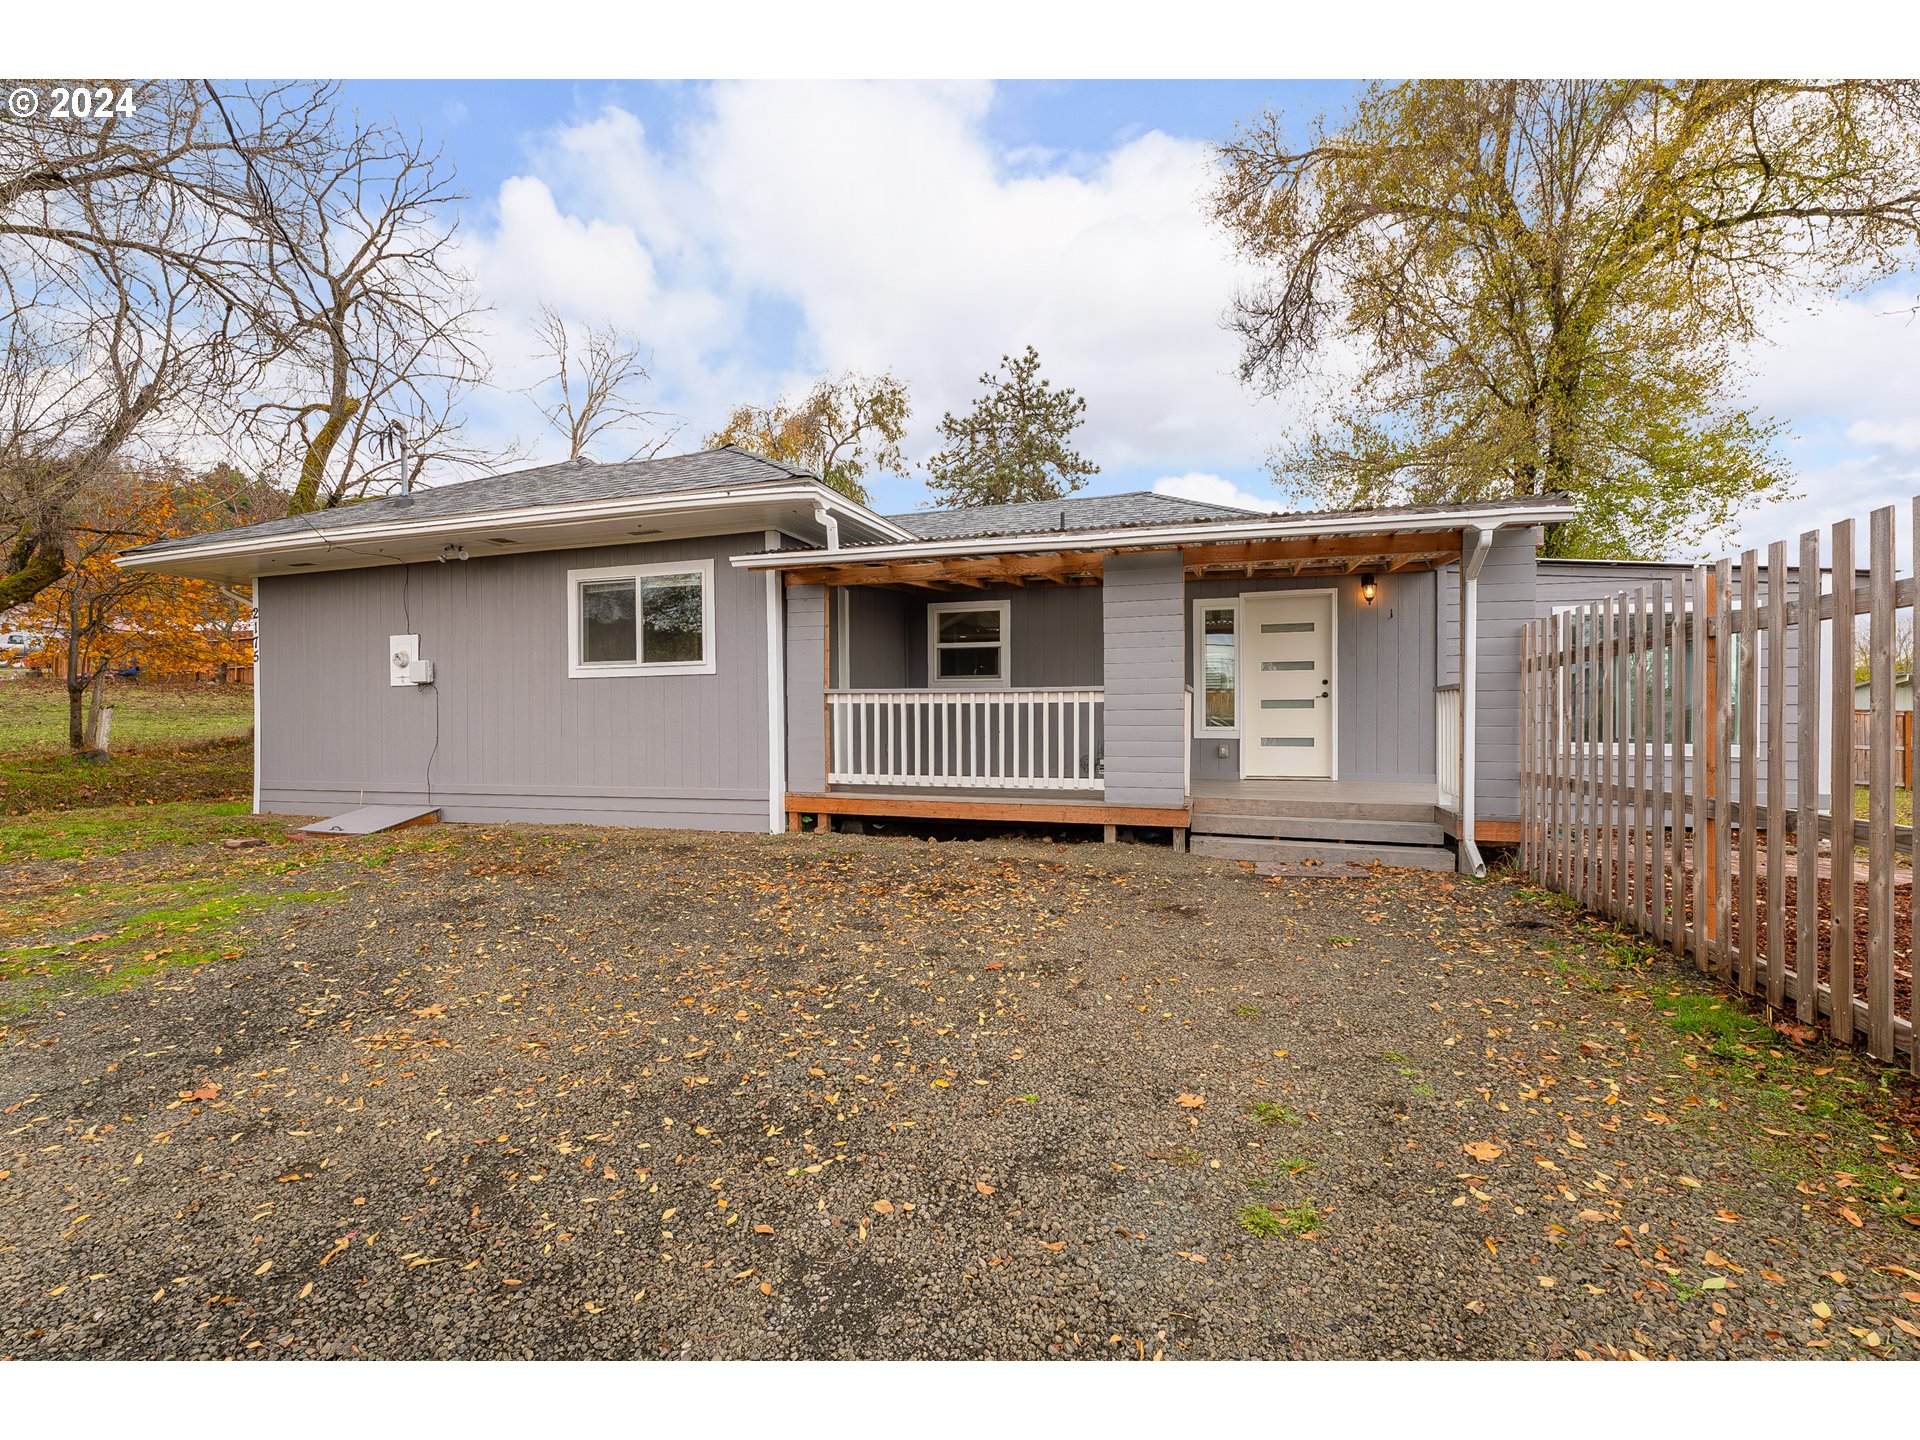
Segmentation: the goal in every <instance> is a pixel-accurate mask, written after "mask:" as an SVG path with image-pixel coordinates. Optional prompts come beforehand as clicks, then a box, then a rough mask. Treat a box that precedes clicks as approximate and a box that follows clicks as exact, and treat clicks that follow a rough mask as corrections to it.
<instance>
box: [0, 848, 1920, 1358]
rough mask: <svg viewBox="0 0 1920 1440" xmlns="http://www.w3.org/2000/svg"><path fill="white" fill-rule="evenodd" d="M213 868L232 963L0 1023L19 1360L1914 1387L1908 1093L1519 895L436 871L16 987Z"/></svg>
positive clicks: (308, 878)
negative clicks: (1695, 1379) (1824, 1371)
mask: <svg viewBox="0 0 1920 1440" xmlns="http://www.w3.org/2000/svg"><path fill="white" fill-rule="evenodd" d="M209 876H215V877H226V878H224V879H223V881H222V883H223V884H226V883H230V884H231V885H232V886H233V887H235V889H236V892H237V890H238V889H239V888H241V887H246V886H251V887H255V888H256V889H258V888H262V887H266V888H271V887H281V899H282V903H279V904H276V905H275V906H273V907H272V908H256V909H254V910H250V911H247V912H246V913H244V914H240V915H238V916H237V918H231V919H230V920H228V921H221V922H216V921H215V920H214V919H208V920H207V921H206V923H205V928H204V930H203V932H202V937H201V938H202V943H206V944H207V945H208V946H209V948H210V949H211V950H213V951H216V952H218V953H220V954H225V955H231V956H233V957H234V958H229V959H224V960H220V959H209V960H207V961H206V963H199V964H192V965H179V966H175V967H172V968H160V969H158V970H157V971H156V972H155V973H152V974H147V975H141V974H140V973H139V972H137V971H135V972H131V973H133V974H134V980H133V981H130V982H129V983H126V984H124V985H116V987H114V988H106V989H99V988H96V989H95V990H94V991H92V992H87V993H82V992H80V991H77V990H76V991H75V992H74V993H72V994H68V995H65V996H61V995H58V994H55V995H53V996H52V997H51V998H49V999H47V1000H46V1001H44V1002H41V1003H37V1004H36V1005H35V1006H33V1007H32V1008H30V1009H29V1010H28V1011H27V1012H26V1013H25V1014H24V1015H20V1016H16V1017H15V1018H14V1019H13V1020H12V1021H11V1022H10V1024H9V1026H8V1028H6V1029H5V1030H4V1031H0V1045H4V1057H5V1058H4V1064H0V1110H3V1111H4V1112H5V1114H4V1125H0V1141H4V1143H0V1207H3V1208H0V1254H4V1256H5V1263H4V1264H3V1265H0V1355H6V1356H11V1357H21V1358H27V1357H106V1356H119V1357H239V1358H255V1359H264V1358H279V1357H334V1356H339V1357H354V1356H367V1357H381V1358H401V1357H452V1356H465V1357H576V1356H578V1357H587V1356H605V1357H715V1356H746V1357H789V1356H800V1357H855V1356H861V1357H985V1356H1003V1357H1032V1358H1045V1357H1054V1356H1059V1357H1098V1358H1110V1359H1127V1360H1139V1359H1149V1360H1150V1359H1156V1358H1166V1359H1183V1358H1192V1359H1198V1358H1222V1357H1249V1356H1255V1357H1257V1356H1265V1357H1303V1358H1304V1357H1320V1358H1335V1357H1391V1356H1399V1357H1462V1358H1465V1357H1473V1358H1491V1357H1574V1356H1588V1357H1610V1356H1613V1357H1624V1356H1635V1355H1644V1356H1651V1357H1659V1356H1668V1355H1672V1356H1771V1355H1830V1356H1841V1355H1846V1356H1855V1355H1863V1356H1864V1355H1903V1356H1911V1355H1913V1354H1915V1353H1916V1352H1915V1349H1914V1346H1915V1345H1916V1343H1917V1342H1916V1340H1915V1339H1914V1338H1913V1337H1914V1336H1915V1335H1920V1310H1917V1309H1916V1306H1915V1303H1914V1302H1913V1301H1912V1300H1909V1299H1907V1298H1904V1296H1905V1294H1906V1293H1907V1292H1915V1293H1920V1229H1916V1228H1915V1227H1914V1226H1913V1225H1912V1224H1910V1223H1908V1222H1906V1221H1905V1220H1903V1219H1902V1218H1901V1216H1900V1215H1899V1214H1898V1213H1897V1211H1898V1209H1899V1204H1898V1201H1899V1198H1900V1197H1899V1196H1898V1195H1895V1194H1894V1193H1893V1190H1892V1189H1886V1188H1884V1187H1883V1188H1882V1189H1881V1190H1880V1191H1877V1192H1875V1194H1876V1198H1880V1199H1883V1200H1886V1201H1888V1204H1887V1205H1885V1206H1882V1205H1876V1204H1873V1203H1870V1202H1869V1200H1868V1199H1867V1198H1866V1196H1867V1194H1868V1190H1869V1188H1870V1186H1869V1180H1870V1179H1871V1177H1875V1176H1877V1177H1879V1178H1878V1179H1872V1180H1871V1183H1872V1184H1874V1185H1880V1184H1882V1183H1883V1182H1884V1181H1886V1180H1887V1179H1888V1178H1889V1177H1898V1176H1903V1175H1905V1174H1906V1173H1907V1169H1908V1167H1910V1164H1911V1160H1912V1155H1913V1151H1914V1145H1915V1135H1914V1131H1913V1128H1912V1121H1913V1113H1912V1111H1911V1108H1910V1107H1909V1105H1908V1102H1907V1100H1906V1099H1905V1098H1904V1095H1905V1092H1904V1091H1903V1089H1902V1082H1901V1081H1899V1080H1898V1078H1897V1077H1896V1078H1895V1079H1894V1080H1893V1081H1892V1090H1891V1093H1890V1095H1889V1096H1888V1097H1887V1098H1884V1099H1882V1098H1876V1097H1877V1096H1878V1091H1877V1089H1876V1087H1875V1085H1874V1084H1873V1083H1872V1082H1873V1079H1874V1077H1873V1075H1872V1074H1871V1073H1870V1072H1868V1071H1866V1070H1865V1069H1864V1068H1863V1067H1862V1065H1861V1062H1859V1061H1857V1060H1856V1059H1854V1058H1853V1057H1850V1056H1847V1055H1844V1054H1837V1053H1832V1052H1823V1051H1818V1050H1815V1051H1810V1052H1807V1053H1806V1054H1804V1055H1802V1054H1801V1052H1798V1051H1796V1050H1794V1049H1793V1048H1792V1047H1790V1046H1788V1045H1787V1044H1786V1042H1784V1041H1780V1042H1779V1043H1778V1044H1777V1045H1776V1044H1775V1043H1774V1042H1775V1041H1776V1040H1777V1039H1778V1037H1773V1036H1771V1035H1770V1034H1769V1033H1768V1032H1765V1031H1764V1030H1759V1029H1758V1028H1757V1027H1755V1028H1754V1030H1753V1031H1752V1032H1751V1033H1750V1032H1740V1033H1739V1034H1717V1032H1716V1034H1708V1033H1706V1031H1713V1030H1714V1029H1715V1027H1725V1026H1727V1025H1729V1024H1732V1023H1734V1019H1733V1010H1732V1007H1731V1005H1730V1004H1729V1005H1728V1006H1726V1007H1723V1006H1722V1005H1721V1004H1720V1002H1718V1001H1716V1000H1715V999H1713V998H1712V997H1711V995H1710V994H1709V993H1707V991H1706V988H1705V987H1704V986H1696V987H1695V990H1688V989H1687V988H1686V987H1687V986H1688V985H1690V984H1692V982H1691V981H1689V980H1688V979H1687V978H1686V977H1685V976H1684V974H1683V972H1681V971H1679V970H1671V971H1668V970H1663V969H1661V968H1659V964H1660V963H1663V962H1658V963H1656V965H1655V968H1653V969H1651V970H1639V969H1635V970H1628V971H1616V970H1613V969H1610V968H1609V962H1608V961H1607V959H1606V958H1605V956H1606V952H1607V950H1608V948H1609V945H1610V944H1613V943H1614V942H1615V937H1614V936H1612V935H1611V933H1610V932H1602V931H1600V930H1598V929H1597V928H1596V927H1595V926H1594V925H1593V923H1592V922H1591V921H1590V920H1589V919H1587V918H1584V917H1581V916H1579V915H1577V914H1575V913H1573V912H1571V911H1569V910H1567V909H1565V908H1563V907H1560V906H1558V905H1556V904H1555V903H1554V902H1553V900H1552V897H1549V896H1545V895H1543V894H1542V893H1541V892H1538V891H1534V890H1531V889H1526V888H1522V887H1518V886H1514V885H1509V884H1504V883H1495V882H1490V883H1484V884H1474V883H1468V882H1463V881H1460V880H1458V879H1457V878H1455V877H1448V876H1441V875H1428V874H1417V873H1411V872H1379V873H1376V874H1374V875H1371V876H1368V877H1367V878H1364V879H1352V880H1333V881H1328V880H1312V881H1305V880H1297V879H1290V878H1287V877H1280V878H1277V879H1274V880H1263V879H1260V878H1257V877H1255V876H1253V875H1252V874H1250V873H1249V872H1248V871H1246V870H1244V869H1242V868H1239V867H1236V866H1233V865H1230V864H1224V863H1220V862H1211V861H1206V860H1201V859H1198V858H1195V857H1190V856H1184V855H1175V854H1173V853H1171V852H1170V851H1168V850H1165V849H1156V848H1150V847H1145V846H1131V845H1120V846H1099V845H1077V846H1055V845H1042V844H1035V843H1021V842H1008V841H991V842H982V843H973V844H957V843H956V844H930V843H925V842H921V841H902V840H880V839H871V838H858V837H849V836H824V837H816V836H782V837H765V836H758V837H754V836H749V837H734V838H728V837H712V836H673V835H661V834H646V833H641V832H626V833H618V832H603V831H591V830H567V829H556V830H507V829H496V830H481V829H478V828H467V827H454V826H447V827H440V832H439V833H437V834H426V833H419V834H415V835H413V836H411V837H410V838H407V839H405V840H403V841H398V842H396V841H391V840H389V841H386V842H384V843H382V842H381V839H380V837H374V838H373V839H372V840H368V841H357V840H356V841H344V842H327V843H324V844H320V843H315V844H305V845H301V844H296V843H294V842H292V841H285V842H276V843H274V844H273V845H270V846H267V847H264V848H262V849H260V850H257V851H245V852H238V853H234V852H225V851H221V850H219V849H217V848H216V847H199V848H193V849H175V850H154V851H143V852H136V853H133V854H129V855H123V856H121V857H119V858H118V859H117V860H111V861H94V862H89V863H88V864H87V865H86V866H85V867H82V866H80V865H79V864H78V863H69V862H57V861H55V862H40V863H37V864H33V865H19V866H14V867H9V868H6V869H0V888H9V887H11V888H12V889H13V891H14V893H15V894H16V895H25V896H28V897H29V901H30V903H29V904H28V907H27V908H28V909H31V908H32V906H33V905H38V906H39V907H40V909H39V910H38V911H36V912H35V918H32V919H31V921H30V923H29V922H28V921H20V922H18V923H19V924H20V926H21V929H22V931H23V933H21V934H20V935H19V936H18V937H17V938H16V940H14V941H12V942H10V943H13V944H16V945H24V944H27V943H29V942H31V943H45V944H48V945H50V946H53V947H55V948H54V949H51V950H49V951H47V952H35V953H47V954H64V953H66V952H65V951H64V950H61V949H59V948H58V947H60V946H64V945H71V946H82V942H83V940H85V938H86V936H87V935H88V934H94V935H98V934H112V933H115V932H114V928H113V927H114V925H115V923H116V922H115V921H114V919H113V918H112V917H111V916H105V917H104V918H103V907H107V906H108V905H109V902H110V900H111V897H112V895H113V894H115V893H118V892H117V891H116V890H115V887H122V888H130V889H137V888H139V887H140V886H143V885H144V886H154V885H178V886H183V887H184V886H188V885H193V884H199V883H201V882H202V881H204V880H206V879H207V878H208V877H209ZM15 913H16V914H25V913H26V911H25V910H22V911H17V912H15ZM208 913H209V914H211V912H208ZM220 925H224V926H225V928H224V929H222V928H219V926H220ZM28 930H30V931H31V932H32V933H24V932H26V931H28ZM216 931H217V933H216ZM82 948H84V947H83V946H82ZM1616 948H1617V946H1616ZM150 963H158V962H150ZM42 968H43V970H46V971H48V972H49V973H51V970H52V968H53V967H50V966H46V967H42ZM75 973H78V972H75ZM56 978H57V977H56ZM49 983H51V982H49ZM1696 991H1697V992H1698V993H1695V992H1696ZM1738 1024H1740V1025H1748V1026H1751V1024H1752V1022H1751V1021H1748V1020H1745V1019H1740V1020H1739V1021H1738ZM1696 1025H1698V1026H1702V1027H1706V1030H1704V1031H1700V1032H1698V1033H1696V1031H1695V1030H1694V1029H1692V1028H1690V1027H1694V1026H1696ZM1742 1035H1745V1036H1746V1038H1744V1039H1743V1038H1742ZM1819 1067H1830V1070H1831V1073H1826V1074H1824V1075H1823V1076H1822V1078H1819V1079H1815V1078H1813V1077H1815V1076H1816V1075H1822V1071H1821V1069H1820V1068H1819ZM1842 1085H1844V1086H1847V1087H1851V1088H1848V1089H1846V1090H1844V1092H1843V1091H1840V1090H1838V1089H1836V1088H1835V1087H1839V1086H1842ZM1838 1093H1844V1094H1845V1095H1849V1096H1851V1095H1854V1094H1856V1093H1857V1094H1858V1095H1859V1096H1862V1097H1866V1098H1864V1099H1862V1101H1861V1104H1862V1105H1866V1104H1871V1105H1873V1106H1876V1107H1878V1108H1876V1109H1873V1110H1872V1111H1871V1113H1868V1112H1865V1111H1861V1112H1858V1113H1856V1112H1855V1111H1853V1110H1849V1109H1840V1110H1832V1111H1828V1110H1823V1109H1821V1108H1820V1107H1821V1106H1823V1105H1825V1104H1826V1103H1827V1101H1826V1100H1825V1099H1824V1098H1823V1097H1826V1096H1828V1095H1830V1094H1838ZM1847 1103H1848V1104H1849V1105H1851V1104H1852V1103H1853V1102H1852V1101H1848V1102H1847ZM1868 1132H1871V1133H1868ZM1876 1136H1877V1137H1878V1138H1874V1137H1876ZM1880 1147H1884V1153H1883V1151H1882V1149H1881V1148H1880ZM1875 1167H1878V1168H1875ZM1849 1177H1851V1178H1849ZM1895 1188H1898V1187H1895ZM1901 1194H1904V1191H1901ZM1835 1277H1839V1278H1835ZM1905 1277H1912V1278H1905ZM1869 1337H1871V1338H1869Z"/></svg>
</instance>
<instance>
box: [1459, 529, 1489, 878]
mask: <svg viewBox="0 0 1920 1440" xmlns="http://www.w3.org/2000/svg"><path fill="white" fill-rule="evenodd" d="M1494 534H1495V532H1494V531H1493V530H1491V529H1489V528H1487V527H1485V526H1480V525H1476V526H1474V527H1473V528H1472V529H1470V530H1468V531H1467V532H1466V533H1465V534H1464V535H1463V536H1462V537H1461V546H1460V791H1459V794H1460V862H1459V867H1458V868H1459V870H1460V873H1461V874H1463V875H1473V876H1480V875H1485V874H1486V873H1487V863H1486V861H1485V860H1483V859H1482V858H1481V856H1480V846H1479V843H1478V842H1477V841H1476V840H1475V839H1474V821H1475V811H1476V809H1477V807H1476V805H1475V803H1474V790H1475V789H1476V786H1477V778H1478V777H1477V776H1476V774H1475V771H1476V769H1477V768H1478V759H1477V756H1476V754H1475V752H1476V750H1477V749H1478V746H1477V743H1476V742H1477V739H1478V737H1477V736H1476V735H1475V733H1474V732H1475V731H1476V730H1477V729H1478V728H1479V708H1480V707H1479V691H1480V684H1479V676H1478V674H1477V673H1476V672H1477V671H1478V670H1479V668H1480V571H1481V569H1482V568H1483V567H1484V566H1485V565H1486V563H1487V552H1488V551H1489V550H1491V549H1492V548H1493V537H1494Z"/></svg>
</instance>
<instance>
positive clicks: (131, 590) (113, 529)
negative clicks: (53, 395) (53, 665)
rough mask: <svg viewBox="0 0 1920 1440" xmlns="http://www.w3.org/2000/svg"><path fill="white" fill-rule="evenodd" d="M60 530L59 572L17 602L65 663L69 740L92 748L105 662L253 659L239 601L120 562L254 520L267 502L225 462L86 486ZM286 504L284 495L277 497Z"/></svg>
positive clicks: (192, 666)
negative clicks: (129, 554) (63, 566)
mask: <svg viewBox="0 0 1920 1440" xmlns="http://www.w3.org/2000/svg"><path fill="white" fill-rule="evenodd" d="M83 502H84V503H83V505H82V507H81V509H80V513H81V514H82V515H84V516H85V517H86V518H85V520H84V521H83V522H82V523H79V524H76V525H74V526H73V527H72V529H71V531H70V532H69V535H68V539H67V547H66V548H67V557H66V558H67V571H66V574H65V575H63V576H62V577H61V578H60V579H59V580H57V581H55V582H54V583H53V584H52V585H49V586H48V587H47V588H46V589H44V590H42V591H41V592H40V593H39V594H38V595H36V596H35V597H34V598H33V600H32V601H31V602H29V604H28V605H27V606H25V607H23V610H24V613H25V615H26V616H27V617H28V618H27V619H26V621H25V624H26V625H27V627H28V628H32V629H38V630H44V631H46V632H48V633H49V634H50V635H52V636H54V637H55V638H54V639H53V640H52V641H50V642H49V647H48V648H49V650H50V651H64V652H65V658H66V672H67V744H68V745H69V746H70V747H71V748H72V749H73V750H75V751H79V752H91V751H95V750H98V749H100V748H102V747H101V745H100V738H101V737H100V720H101V712H102V709H103V706H102V692H103V690H104V688H105V684H106V680H107V677H108V676H109V675H110V674H112V673H113V672H114V671H115V670H120V669H125V668H127V667H129V666H132V665H138V666H139V667H140V669H141V670H143V671H158V672H162V673H165V672H178V671H183V670H185V671H192V670H199V669H204V668H207V667H209V666H215V665H220V664H223V663H234V664H244V663H247V662H248V661H249V660H250V659H251V649H252V635H251V626H250V625H248V624H246V623H245V622H246V620H247V617H248V614H249V611H250V608H251V607H250V602H249V600H248V599H247V598H246V597H244V596H241V595H238V594H237V593H236V592H229V591H226V590H223V589H222V588H221V587H219V586H217V585H214V584H212V583H210V582H209V581H205V580H193V579H188V578H186V577H183V576H178V575H155V574H150V573H146V572H142V571H135V570H122V569H120V568H119V567H118V566H116V565H115V564H114V563H113V557H114V556H115V555H117V554H119V553H120V552H121V551H123V550H128V549H131V548H133V547H134V546H136V545H146V544H151V543H152V542H154V541H156V540H165V539H170V538H172V537H174V536H177V535H190V534H196V533H198V532H200V531H202V530H206V529H211V528H219V527H221V526H223V525H235V524H246V523H247V522H248V521H249V520H252V519H258V518H261V515H259V514H255V513H253V512H254V511H256V510H261V509H262V507H263V506H270V505H271V503H272V501H271V498H270V497H269V496H267V495H266V494H265V493H264V492H263V489H262V487H260V486H258V485H257V484H254V483H251V482H248V481H247V480H246V479H245V478H244V477H243V476H240V475H239V474H238V473H237V472H234V471H231V470H225V469H222V470H218V471H214V472H211V473H209V474H207V475H203V476H199V477H195V478H187V477H185V476H182V475H179V474H177V473H162V474H153V473H138V474H135V473H127V472H124V471H123V472H120V473H116V474H113V475H111V476H108V477H105V478H104V480H103V481H102V483H100V484H98V485H95V486H92V487H89V491H88V493H87V494H86V495H85V496H84V497H83ZM282 504H284V500H282Z"/></svg>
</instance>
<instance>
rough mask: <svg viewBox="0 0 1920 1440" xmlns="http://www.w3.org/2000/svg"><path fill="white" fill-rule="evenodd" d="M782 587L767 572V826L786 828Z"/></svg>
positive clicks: (772, 537) (775, 537) (773, 540)
mask: <svg viewBox="0 0 1920 1440" xmlns="http://www.w3.org/2000/svg"><path fill="white" fill-rule="evenodd" d="M779 543H780V532H779V531H778V530H769V531H767V548H768V549H769V550H771V549H773V548H774V547H775V546H777V545H778V544H779ZM785 588H786V587H785V586H784V585H782V584H781V583H780V577H779V576H778V575H777V574H775V573H774V572H773V571H771V570H769V571H768V572H767V830H768V833H770V834H773V835H778V834H780V833H781V832H782V831H784V830H785V829H786V828H787V626H786V614H785V608H784V605H785V602H784V599H783V597H782V595H781V593H780V592H781V591H782V590H784V589H785Z"/></svg>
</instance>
